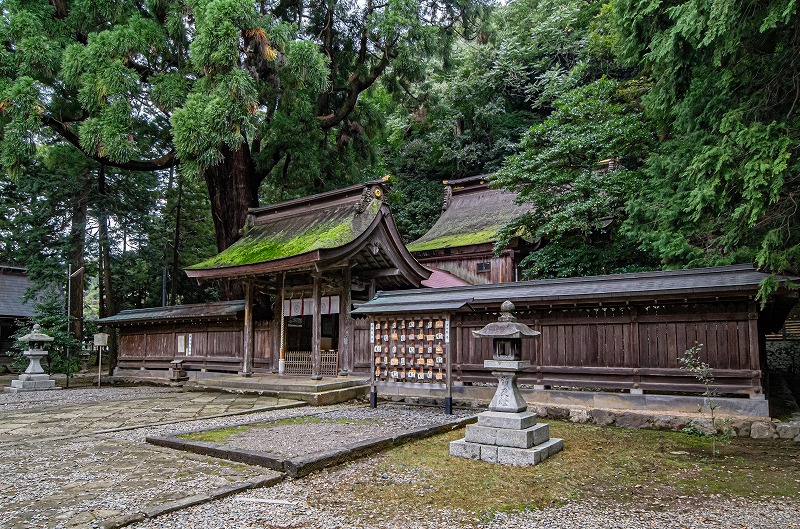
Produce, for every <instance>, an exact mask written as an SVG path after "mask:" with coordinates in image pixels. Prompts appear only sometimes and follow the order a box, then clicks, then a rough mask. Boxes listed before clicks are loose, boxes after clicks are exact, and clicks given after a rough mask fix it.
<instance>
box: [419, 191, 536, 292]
mask: <svg viewBox="0 0 800 529" xmlns="http://www.w3.org/2000/svg"><path fill="white" fill-rule="evenodd" d="M516 198H517V195H516V194H515V193H510V192H507V191H504V190H500V189H492V188H490V187H489V175H478V176H471V177H469V178H462V179H460V180H450V181H447V182H445V199H444V204H443V205H442V210H443V212H442V216H441V217H439V220H437V221H436V224H434V225H433V227H431V229H430V230H429V231H428V232H427V233H426V234H425V235H423V236H422V237H420V238H419V239H417V240H416V241H413V242H411V243H409V244H408V249H409V250H410V251H411V253H412V254H413V255H414V257H416V258H417V260H418V261H419V262H420V263H422V264H424V265H425V266H430V267H435V268H438V269H441V270H446V271H447V272H450V273H452V274H454V275H456V276H458V277H460V278H461V279H464V280H466V281H468V282H469V283H472V284H486V283H506V282H509V281H516V280H517V279H518V277H519V271H518V267H519V263H520V261H521V260H522V259H523V258H524V257H525V256H526V255H528V253H529V252H530V251H531V250H532V249H533V248H534V245H532V244H530V243H529V242H528V241H526V240H525V239H523V238H521V237H514V238H513V239H512V240H511V241H510V243H509V244H508V246H506V248H505V249H503V251H502V252H500V253H499V254H495V252H494V245H495V243H496V242H497V240H498V238H499V232H500V230H501V229H502V228H503V227H505V226H506V225H507V224H508V223H509V222H511V221H512V220H514V219H516V218H517V217H520V216H521V215H523V214H525V213H527V212H528V210H529V209H530V206H524V205H519V204H517V203H516Z"/></svg>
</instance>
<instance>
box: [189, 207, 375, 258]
mask: <svg viewBox="0 0 800 529" xmlns="http://www.w3.org/2000/svg"><path fill="white" fill-rule="evenodd" d="M380 205H381V203H380V201H378V200H373V201H372V202H371V203H370V205H369V207H368V208H367V210H366V211H364V212H363V213H360V214H357V213H356V212H355V210H354V209H353V207H352V205H345V206H338V207H331V208H325V209H321V210H315V211H311V212H309V213H308V214H305V215H299V216H293V217H289V218H283V219H278V220H276V221H273V222H267V223H266V224H263V225H257V226H255V227H253V228H251V229H250V231H248V232H247V234H245V235H244V236H243V237H242V238H241V239H239V240H238V241H237V242H236V243H235V244H233V245H231V247H230V248H228V249H227V250H225V251H224V252H222V253H220V254H218V255H216V256H214V257H212V258H210V259H206V260H205V261H203V262H201V263H198V264H196V265H193V266H191V267H189V268H190V269H192V270H204V269H211V268H223V267H229V266H240V265H248V264H256V263H264V262H268V261H275V260H277V259H285V258H287V257H293V256H296V255H301V254H304V253H308V252H311V251H314V250H321V249H330V248H338V247H340V246H344V245H345V244H347V243H349V242H351V241H353V240H354V239H355V238H356V237H358V236H359V235H361V234H362V233H363V232H364V230H365V229H366V228H367V227H368V226H369V224H370V223H371V222H372V220H373V219H374V218H375V216H376V215H377V214H378V210H379V209H380Z"/></svg>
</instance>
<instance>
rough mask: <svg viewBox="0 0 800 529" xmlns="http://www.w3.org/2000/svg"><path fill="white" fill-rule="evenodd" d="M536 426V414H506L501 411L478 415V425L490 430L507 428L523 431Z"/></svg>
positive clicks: (522, 412)
mask: <svg viewBox="0 0 800 529" xmlns="http://www.w3.org/2000/svg"><path fill="white" fill-rule="evenodd" d="M535 424H536V414H535V413H533V412H532V411H521V412H518V413H508V412H502V411H485V412H483V413H481V414H479V415H478V425H480V426H488V427H490V428H508V429H510V430H524V429H525V428H530V427H531V426H533V425H535Z"/></svg>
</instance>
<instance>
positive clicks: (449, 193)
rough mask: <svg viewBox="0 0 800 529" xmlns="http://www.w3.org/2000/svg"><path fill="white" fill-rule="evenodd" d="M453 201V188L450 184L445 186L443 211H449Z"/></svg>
mask: <svg viewBox="0 0 800 529" xmlns="http://www.w3.org/2000/svg"><path fill="white" fill-rule="evenodd" d="M451 202H453V188H452V187H451V186H449V185H446V186H444V200H443V201H442V211H447V208H449V207H450V203H451Z"/></svg>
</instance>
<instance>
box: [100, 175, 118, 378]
mask: <svg viewBox="0 0 800 529" xmlns="http://www.w3.org/2000/svg"><path fill="white" fill-rule="evenodd" d="M97 188H98V192H99V195H100V204H105V203H107V201H106V200H105V195H106V193H107V190H106V168H105V166H103V165H101V166H100V171H99V172H98V178H97ZM97 232H98V236H99V239H100V241H99V243H100V270H101V277H100V284H101V285H102V288H101V290H100V292H101V297H100V314H101V315H102V316H103V317H107V316H113V315H115V314H116V313H117V307H116V303H115V302H114V295H113V292H114V290H113V287H112V285H111V248H110V241H109V239H108V216H107V215H106V212H105V210H104V209H103V208H102V206H101V207H100V208H99V213H98V228H97ZM109 334H110V335H111V336H110V339H109V341H108V374H109V375H111V374H113V373H114V368H115V367H116V365H117V340H116V330H115V329H112V330H110V332H109Z"/></svg>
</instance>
